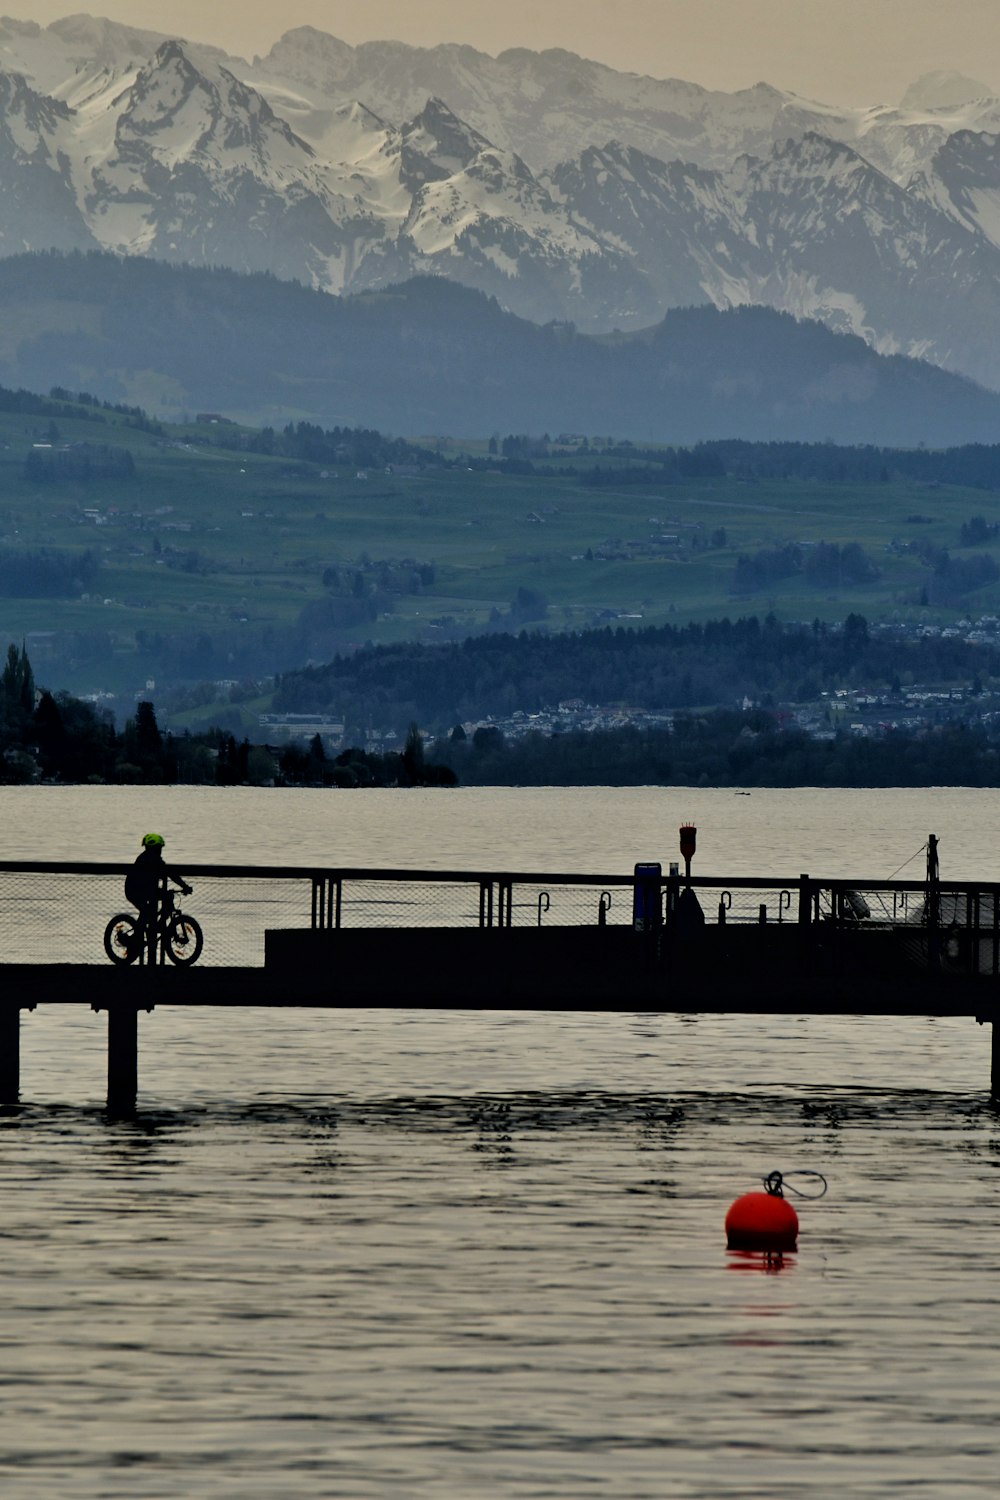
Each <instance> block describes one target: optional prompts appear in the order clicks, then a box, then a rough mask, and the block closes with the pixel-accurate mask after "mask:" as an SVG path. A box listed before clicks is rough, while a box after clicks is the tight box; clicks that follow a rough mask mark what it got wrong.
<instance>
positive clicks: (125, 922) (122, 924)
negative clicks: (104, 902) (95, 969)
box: [104, 912, 142, 964]
mask: <svg viewBox="0 0 1000 1500" xmlns="http://www.w3.org/2000/svg"><path fill="white" fill-rule="evenodd" d="M141 947H142V942H141V939H140V934H139V923H138V922H137V921H136V919H135V917H133V916H131V915H130V914H129V913H128V912H121V913H120V914H119V915H118V916H117V917H112V918H111V921H110V922H109V923H108V925H107V927H105V929H104V951H105V953H106V954H107V955H108V957H109V958H110V960H111V962H112V963H113V964H133V963H135V961H136V959H137V958H138V957H139V952H140V949H141Z"/></svg>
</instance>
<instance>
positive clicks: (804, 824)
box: [0, 787, 1000, 1500]
mask: <svg viewBox="0 0 1000 1500" xmlns="http://www.w3.org/2000/svg"><path fill="white" fill-rule="evenodd" d="M0 805H2V810H3V829H4V850H5V854H4V857H6V858H11V859H13V858H42V859H59V858H71V859H88V858H93V859H95V860H119V859H121V860H127V859H131V858H132V857H133V855H134V854H135V853H136V852H138V844H139V837H140V835H141V834H142V833H143V832H145V831H146V830H147V829H149V828H154V829H157V830H158V831H160V832H162V833H163V834H164V835H165V836H166V838H167V841H168V842H167V857H168V859H169V860H173V861H176V863H177V864H178V865H179V867H180V868H181V869H183V868H184V865H185V863H190V864H195V863H198V862H205V861H216V860H218V861H223V862H233V863H238V862H260V863H282V862H287V863H293V864H298V863H313V862H319V863H323V862H329V863H330V864H358V865H372V866H377V865H400V866H403V867H414V868H440V869H444V868H479V867H483V866H487V867H491V868H496V869H503V868H519V869H533V868H538V869H539V870H545V869H550V870H551V869H563V870H565V869H574V868H580V869H581V870H585V871H587V872H593V873H608V874H624V873H628V872H629V871H631V869H632V866H633V864H634V863H635V862H636V861H645V860H659V861H661V862H662V863H663V864H664V866H665V865H666V864H667V863H668V862H669V861H670V860H672V859H676V858H677V857H678V855H677V828H678V825H679V824H680V823H682V822H687V821H690V822H694V823H696V824H697V825H698V830H699V832H698V846H699V847H698V854H697V856H696V861H695V870H696V872H697V873H702V874H706V875H712V874H717V873H721V872H728V873H731V874H733V875H738V874H766V875H775V876H776V877H786V878H790V877H793V876H795V875H797V874H798V873H799V872H800V871H806V872H808V873H810V874H812V875H814V876H817V877H821V876H840V877H848V878H849V877H852V876H856V877H859V879H860V877H866V878H869V879H885V878H888V877H889V876H891V875H893V874H894V873H896V872H897V870H898V871H899V873H900V874H901V875H903V876H909V877H912V878H919V876H920V875H921V874H922V873H923V868H924V866H923V845H924V843H925V841H926V837H927V835H928V833H936V834H938V835H939V837H940V840H941V845H940V848H941V864H942V875H943V876H944V877H945V878H956V879H965V878H970V879H971V878H975V877H981V878H983V879H990V880H992V879H996V878H997V873H996V872H997V870H998V868H1000V856H998V852H997V850H998V840H997V834H998V827H997V824H998V821H1000V820H998V804H997V799H996V797H995V795H994V794H993V793H990V792H982V791H972V790H963V789H957V790H950V789H936V788H931V789H925V790H918V791H871V792H859V791H840V790H835V791H828V790H809V789H805V790H801V791H754V792H753V794H752V796H736V795H734V793H733V792H731V791H713V790H711V789H701V788H697V789H695V788H690V789H688V788H685V789H680V790H672V789H663V788H656V789H648V788H638V789H627V790H609V789H604V788H587V789H583V790H576V789H569V790H563V789H560V790H552V791H547V790H544V789H530V790H511V789H496V790H490V789H465V788H460V789H458V790H456V791H447V792H440V791H435V792H429V791H359V792H332V791H327V792H323V791H285V790H280V791H278V790H253V789H224V790H214V789H203V788H186V787H185V788H169V789H161V790H156V789H154V790H152V791H150V790H141V789H132V788H107V787H93V788H55V787H52V788H48V787H46V788H37V787H28V788H4V789H2V790H0ZM194 909H195V903H194V902H192V910H194ZM95 920H96V918H95ZM404 983H405V976H401V985H403V984H404ZM513 998H514V997H512V999H513ZM140 1039H141V1040H140V1047H141V1054H140V1100H139V1113H138V1117H137V1118H136V1119H135V1120H133V1121H109V1120H108V1118H107V1117H106V1115H105V1113H104V1112H103V1109H102V1104H103V1091H104V1068H105V1022H104V1020H103V1018H99V1017H97V1016H95V1015H93V1014H91V1013H90V1012H89V1011H83V1010H82V1009H81V1010H80V1011H79V1012H78V1011H77V1009H76V1008H72V1009H71V1008H68V1007H67V1008H65V1009H63V1008H61V1007H42V1008H40V1009H39V1010H38V1011H36V1012H34V1013H33V1014H31V1015H28V1016H25V1018H24V1021H23V1025H22V1095H23V1100H24V1103H23V1105H22V1107H21V1109H20V1110H18V1111H12V1112H8V1113H6V1114H4V1115H3V1116H2V1117H0V1132H2V1135H0V1150H2V1153H3V1155H2V1165H3V1176H4V1197H3V1202H4V1214H3V1219H2V1228H0V1233H2V1236H3V1249H4V1269H5V1274H4V1278H3V1284H2V1291H0V1299H2V1307H0V1327H2V1329H3V1341H4V1359H3V1376H2V1379H3V1383H4V1387H5V1389H4V1399H3V1404H2V1415H0V1477H2V1480H3V1487H4V1494H5V1496H10V1497H12V1500H43V1497H44V1500H52V1497H53V1496H59V1497H60V1500H64V1497H65V1500H106V1497H122V1500H153V1497H157V1500H159V1497H164V1500H166V1497H169V1500H177V1497H181V1496H184V1497H189V1496H190V1497H198V1500H215V1497H220V1500H221V1497H223V1496H224V1497H226V1500H232V1497H233V1496H239V1497H240V1500H249V1497H260V1500H265V1497H266V1500H274V1497H278V1496H280V1497H290V1500H291V1497H294V1500H299V1497H302V1500H314V1497H315V1500H319V1497H324V1500H325V1497H344V1500H369V1497H382V1496H385V1497H397V1496H398V1497H401V1500H402V1497H434V1500H443V1497H448V1500H451V1497H454V1500H507V1497H518V1500H521V1497H524V1500H527V1497H532V1500H535V1497H555V1500H582V1497H585V1496H588V1495H593V1496H595V1497H601V1500H607V1497H623V1500H624V1497H628V1500H645V1497H650V1500H665V1497H685V1500H710V1497H727V1500H728V1497H737V1496H739V1497H745V1500H760V1497H761V1496H763V1495H767V1496H769V1497H773V1496H787V1497H789V1500H791V1497H796V1500H800V1497H807V1500H826V1497H828V1496H830V1495H832V1494H836V1493H843V1492H847V1493H851V1494H855V1495H863V1496H865V1497H882V1496H886V1497H890V1496H895V1495H897V1494H902V1493H903V1492H923V1493H926V1494H932V1495H935V1496H937V1495H948V1496H965V1495H969V1496H973V1495H977V1496H978V1495H983V1496H985V1495H987V1494H988V1495H990V1496H992V1495H993V1494H995V1492H996V1482H997V1481H996V1457H995V1429H996V1421H997V1401H998V1394H1000V1392H998V1382H997V1376H996V1353H995V1351H996V1345H997V1340H998V1337H1000V1293H998V1290H997V1287H998V1270H1000V1265H998V1262H1000V1249H998V1234H997V1228H998V1192H1000V1172H998V1168H1000V1118H998V1114H997V1112H996V1110H995V1109H994V1108H993V1107H992V1106H991V1105H990V1103H989V1099H988V1084H989V1051H990V1046H989V1043H990V1038H989V1028H980V1027H977V1026H976V1025H975V1024H974V1023H973V1022H971V1021H959V1020H936V1021H930V1020H913V1021H905V1022H901V1021H891V1022H890V1021H888V1020H882V1019H878V1018H875V1019H871V1018H868V1019H863V1018H853V1019H829V1018H824V1019H816V1020H814V1019H811V1018H810V1016H809V997H808V994H805V993H804V994H803V996H802V1014H801V1015H796V1016H781V1017H725V1016H699V1015H697V1014H691V1015H682V1016H676V1015H651V1014H641V1013H628V1012H623V1013H622V1014H618V1015H596V1014H592V1013H587V1012H565V1013H558V1012H552V1011H548V1012H545V1011H539V1012H519V1011H516V1010H510V1011H498V1010H491V1011H479V1010H477V1009H476V1008H475V994H474V993H473V992H470V994H469V1005H468V1009H464V1010H461V1011H433V1010H428V1011H423V1012H412V1011H407V1010H398V1011H379V1012H372V1013H366V1012H363V1011H359V1010H348V1011H343V1012H338V1013H331V1014H319V1013H312V1012H291V1013H280V1014H275V1013H260V1012H256V1011H252V1010H246V1011H240V1012H233V1011H228V1012H220V1013H218V1014H216V1013H214V1012H210V1011H207V1012H190V1013H187V1012H183V1011H180V1012H176V1013H175V1012H171V1011H170V1010H169V1009H168V1008H162V1009H158V1010H157V1011H154V1012H153V1014H152V1015H150V1016H143V1017H142V1018H141V1021H140ZM775 1168H777V1169H780V1170H782V1171H785V1172H788V1173H792V1172H794V1171H795V1170H796V1169H799V1170H803V1169H808V1170H814V1171H820V1172H822V1173H824V1174H825V1176H826V1177H827V1178H828V1180H829V1193H828V1195H827V1196H826V1197H825V1198H823V1199H822V1200H820V1201H814V1202H805V1201H798V1200H795V1199H793V1200H792V1201H793V1202H795V1203H796V1206H797V1208H798V1211H799V1215H800V1219H801V1223H802V1230H801V1234H800V1239H799V1247H798V1251H797V1253H796V1254H794V1255H788V1256H785V1257H784V1258H783V1259H782V1260H781V1261H780V1263H775V1262H774V1261H770V1262H769V1261H767V1260H766V1259H764V1258H763V1257H760V1256H757V1257H747V1256H740V1255H736V1254H734V1253H730V1252H727V1250H726V1245H725V1235H724V1232H723V1220H724V1217H725V1213H726V1209H727V1208H728V1206H729V1204H730V1203H731V1202H732V1200H733V1199H734V1198H735V1197H737V1196H738V1195H740V1194H741V1193H743V1192H746V1191H749V1190H752V1189H754V1188H756V1187H759V1185H760V1179H761V1178H762V1177H763V1176H764V1175H765V1174H766V1173H767V1172H769V1171H771V1170H772V1169H775Z"/></svg>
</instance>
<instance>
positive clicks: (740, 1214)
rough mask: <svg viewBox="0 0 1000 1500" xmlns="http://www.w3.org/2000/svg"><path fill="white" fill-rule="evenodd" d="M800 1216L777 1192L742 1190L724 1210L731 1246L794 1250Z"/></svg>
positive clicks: (752, 1248)
mask: <svg viewBox="0 0 1000 1500" xmlns="http://www.w3.org/2000/svg"><path fill="white" fill-rule="evenodd" d="M798 1232H799V1216H798V1214H797V1213H796V1212H795V1210H794V1208H793V1207H792V1205H791V1204H790V1203H789V1202H788V1201H787V1200H786V1199H785V1198H782V1197H781V1196H780V1194H778V1193H744V1194H743V1197H742V1198H737V1200H736V1202H735V1203H734V1204H733V1205H732V1207H731V1208H730V1210H729V1212H728V1213H727V1214H726V1244H727V1245H728V1247H729V1249H730V1250H794V1249H795V1241H796V1237H797V1236H798Z"/></svg>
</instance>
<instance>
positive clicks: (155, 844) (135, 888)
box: [125, 833, 191, 934]
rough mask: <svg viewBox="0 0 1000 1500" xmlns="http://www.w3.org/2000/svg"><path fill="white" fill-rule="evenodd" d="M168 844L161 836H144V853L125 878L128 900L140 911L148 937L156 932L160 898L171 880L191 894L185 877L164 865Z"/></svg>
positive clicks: (141, 922)
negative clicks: (165, 848) (164, 848)
mask: <svg viewBox="0 0 1000 1500" xmlns="http://www.w3.org/2000/svg"><path fill="white" fill-rule="evenodd" d="M164 842H165V840H164V838H163V835H162V834H160V833H145V834H143V836H142V853H141V854H139V855H137V856H136V860H135V863H134V864H133V866H132V868H131V870H129V872H128V874H127V875H126V877H125V899H126V900H127V901H131V903H132V905H133V906H137V907H138V908H139V923H140V927H141V929H142V931H143V932H144V933H146V934H148V933H149V932H150V931H152V930H155V926H156V918H157V915H158V909H159V904H160V895H161V892H163V891H165V890H166V888H167V881H168V880H172V881H173V883H174V885H177V886H180V888H181V890H182V891H183V892H184V894H185V896H187V895H189V894H190V891H191V887H190V886H189V885H188V883H187V881H186V880H185V879H184V877H183V875H181V874H179V873H178V872H177V871H176V870H171V869H169V868H168V867H167V865H166V864H164V861H163V845H164Z"/></svg>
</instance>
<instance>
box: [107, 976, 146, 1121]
mask: <svg viewBox="0 0 1000 1500" xmlns="http://www.w3.org/2000/svg"><path fill="white" fill-rule="evenodd" d="M138 1092H139V1007H138V1006H136V1005H133V1004H130V1003H129V1002H128V1001H113V1002H112V1003H111V1004H110V1005H109V1006H108V1113H109V1114H112V1115H134V1114H135V1101H136V1096H137V1095H138Z"/></svg>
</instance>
